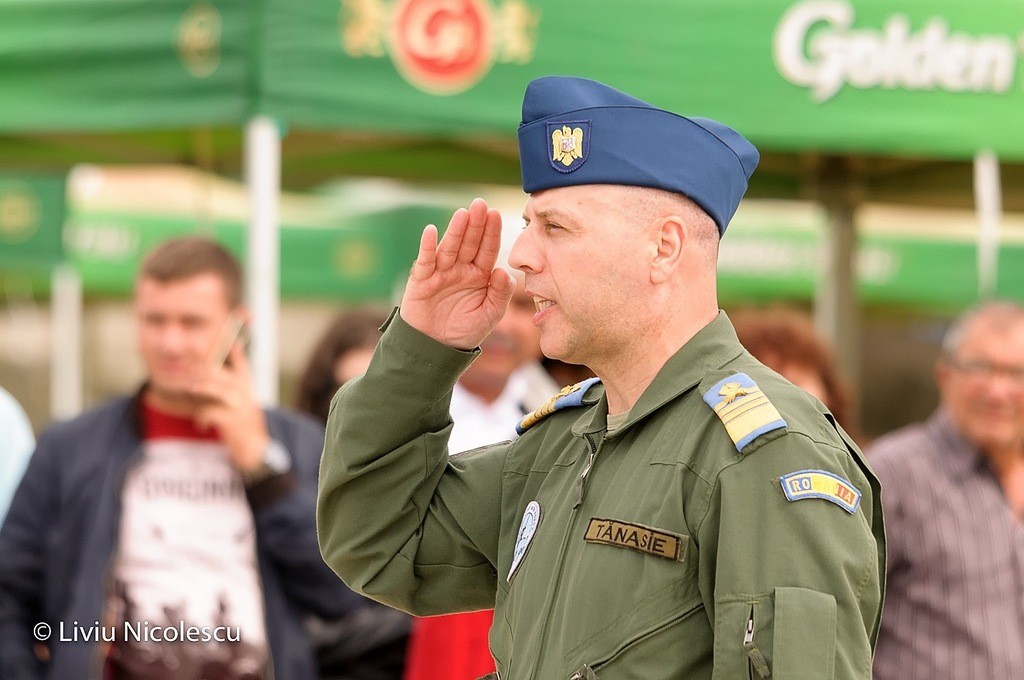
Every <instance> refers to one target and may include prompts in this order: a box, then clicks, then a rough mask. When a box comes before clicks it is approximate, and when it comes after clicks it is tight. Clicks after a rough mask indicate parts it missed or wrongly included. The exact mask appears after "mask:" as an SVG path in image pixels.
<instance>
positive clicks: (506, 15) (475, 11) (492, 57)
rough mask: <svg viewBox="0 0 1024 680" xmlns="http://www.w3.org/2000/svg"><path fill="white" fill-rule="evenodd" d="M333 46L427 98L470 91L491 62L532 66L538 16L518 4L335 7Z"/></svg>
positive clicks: (346, 1)
mask: <svg viewBox="0 0 1024 680" xmlns="http://www.w3.org/2000/svg"><path fill="white" fill-rule="evenodd" d="M340 19H341V21H340V29H341V45H342V47H343V48H344V50H345V53H346V54H348V55H349V56H351V57H356V58H358V57H383V56H384V55H385V51H387V52H390V53H391V58H392V60H393V61H394V62H395V64H396V66H397V67H398V71H399V73H401V74H402V76H403V77H404V78H405V79H406V80H407V81H409V82H410V83H412V84H413V85H415V86H416V87H418V88H420V89H421V90H425V91H427V92H430V93H432V94H455V93H458V92H462V91H464V90H468V89H469V88H471V87H472V86H473V85H475V84H476V83H478V82H479V81H480V79H481V78H483V77H484V75H486V73H487V71H488V70H490V68H491V65H492V64H494V63H495V62H497V63H504V64H526V63H529V62H530V61H531V60H532V59H533V50H534V46H535V44H536V41H537V22H538V15H537V13H536V11H534V10H533V9H531V8H530V7H529V6H528V5H527V4H526V3H525V2H524V1H523V0H500V1H499V2H496V1H495V0H395V2H387V1H386V0H341V17H340Z"/></svg>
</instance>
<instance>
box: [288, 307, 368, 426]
mask: <svg viewBox="0 0 1024 680" xmlns="http://www.w3.org/2000/svg"><path fill="white" fill-rule="evenodd" d="M386 320H387V314H386V313H385V312H384V311H382V310H378V309H369V308H367V309H356V310H353V311H350V312H346V313H344V314H341V315H340V316H338V317H336V318H335V319H334V321H332V322H331V325H330V326H328V328H327V330H326V331H324V334H323V336H322V337H321V338H320V341H319V342H318V343H317V345H316V348H315V349H314V350H313V353H312V354H311V355H310V357H309V363H307V364H306V369H305V370H304V371H303V372H302V378H301V379H300V380H299V389H298V393H297V394H296V396H295V407H296V408H297V409H299V410H300V411H305V412H306V413H308V414H310V415H312V416H313V417H314V418H318V419H319V420H320V422H327V413H328V411H330V407H331V398H332V397H333V396H334V393H335V392H337V391H338V388H339V387H341V385H339V384H338V382H337V380H335V378H334V366H335V364H337V363H338V359H340V358H341V357H343V356H344V355H345V354H346V353H348V352H351V351H352V350H355V349H360V348H364V347H375V346H376V345H377V341H378V340H380V336H381V332H380V327H381V326H382V325H383V324H384V321H386Z"/></svg>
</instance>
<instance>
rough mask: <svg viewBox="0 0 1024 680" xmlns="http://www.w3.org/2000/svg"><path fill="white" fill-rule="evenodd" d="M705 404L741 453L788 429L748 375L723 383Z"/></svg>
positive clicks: (732, 376) (707, 394) (734, 376)
mask: <svg viewBox="0 0 1024 680" xmlns="http://www.w3.org/2000/svg"><path fill="white" fill-rule="evenodd" d="M704 401H705V402H706V403H707V405H708V406H710V407H711V408H712V409H714V411H715V414H716V415H718V417H719V418H720V419H721V420H722V422H723V423H724V424H725V429H726V431H727V432H728V433H729V437H730V439H732V441H733V443H734V444H735V445H736V450H737V451H743V447H745V446H746V445H747V444H749V443H751V442H752V441H754V440H755V439H757V438H758V437H760V436H761V435H763V434H765V433H767V432H771V431H773V430H779V429H784V428H785V427H786V421H785V420H783V419H782V416H781V415H780V414H779V412H778V410H777V409H776V408H775V406H773V405H772V403H771V402H770V401H768V397H767V396H766V395H765V394H764V392H762V391H761V388H760V387H758V386H757V383H755V382H754V381H753V380H751V379H750V376H748V375H747V374H746V373H734V374H733V375H731V376H729V377H728V378H723V379H722V380H719V381H718V382H717V383H715V384H714V385H713V386H712V387H711V389H709V390H708V391H707V392H705V393H704Z"/></svg>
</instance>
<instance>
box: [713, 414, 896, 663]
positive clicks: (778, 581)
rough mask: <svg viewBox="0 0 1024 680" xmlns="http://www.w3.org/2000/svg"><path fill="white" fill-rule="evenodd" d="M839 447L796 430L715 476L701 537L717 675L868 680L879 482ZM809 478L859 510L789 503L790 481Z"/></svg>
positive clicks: (880, 554) (875, 602)
mask: <svg viewBox="0 0 1024 680" xmlns="http://www.w3.org/2000/svg"><path fill="white" fill-rule="evenodd" d="M840 446H841V444H832V443H823V442H817V441H813V440H812V439H810V438H809V437H808V436H806V435H804V434H801V433H795V432H790V433H789V434H787V435H785V436H783V437H780V438H778V439H775V440H773V441H770V442H768V443H767V444H765V445H764V446H761V447H760V448H758V449H757V450H755V451H753V452H752V453H750V454H749V455H747V456H745V457H744V458H743V459H741V460H739V461H738V462H737V463H735V464H732V465H730V466H728V467H726V468H725V469H724V470H722V472H721V473H720V474H719V475H718V478H717V482H716V483H715V485H714V487H713V491H712V493H711V496H710V503H709V508H708V511H707V513H706V515H705V517H704V519H703V521H702V523H701V525H700V526H699V529H698V532H697V533H698V536H699V545H700V554H701V557H700V566H699V568H700V581H701V591H702V596H703V598H704V601H705V604H706V606H707V610H708V613H709V617H710V619H711V624H712V626H713V628H714V635H715V642H714V671H713V674H712V678H713V680H734V679H737V678H743V679H746V678H748V677H750V678H764V677H769V676H771V677H773V678H776V679H777V680H805V679H806V680H811V679H814V680H832V679H836V680H854V679H855V678H857V679H863V678H870V677H871V655H872V639H873V636H874V627H875V626H876V625H877V619H878V614H879V611H880V607H881V588H882V584H881V583H880V581H881V567H880V562H884V559H885V555H884V538H883V534H882V527H881V516H880V513H878V512H876V504H877V503H878V485H877V482H876V481H874V478H873V476H872V475H871V473H870V471H869V470H867V469H866V468H862V467H861V465H860V464H859V462H857V461H856V460H855V459H854V457H852V456H851V454H850V453H849V452H848V451H846V450H845V449H843V448H840ZM805 471H818V472H825V473H828V474H829V475H835V476H836V477H838V478H841V479H843V480H845V481H846V482H848V483H849V484H850V485H851V486H852V487H853V488H854V489H855V490H856V491H858V492H860V494H861V496H860V500H859V503H858V504H857V507H856V509H855V510H854V511H852V512H851V511H849V510H848V508H844V507H843V506H842V504H841V503H837V502H831V501H830V500H828V499H826V498H823V497H821V496H820V495H818V496H815V495H812V494H808V495H807V496H805V497H799V498H795V499H793V500H790V499H789V497H787V495H786V494H785V493H784V491H783V489H782V481H781V478H782V476H783V475H787V474H790V473H794V472H798V473H799V472H805ZM819 479H820V478H819ZM814 488H815V489H817V488H818V487H816V486H815V487H814ZM826 493H828V492H826Z"/></svg>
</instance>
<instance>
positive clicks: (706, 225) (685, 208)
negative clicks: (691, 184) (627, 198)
mask: <svg viewBox="0 0 1024 680" xmlns="http://www.w3.org/2000/svg"><path fill="white" fill-rule="evenodd" d="M634 188H635V189H636V190H637V192H638V193H637V206H638V208H639V209H640V210H642V211H644V213H645V215H647V216H650V217H651V218H653V217H655V216H657V215H661V214H665V213H677V214H678V215H679V216H680V217H681V218H683V220H684V221H685V222H686V223H687V224H689V225H691V226H692V227H693V232H692V233H693V235H694V236H695V237H696V241H697V244H698V245H700V246H701V248H702V250H704V252H705V254H706V255H707V257H708V258H709V259H712V260H713V261H715V262H717V260H718V247H719V242H720V241H721V232H720V231H719V229H718V225H717V224H715V221H714V220H713V219H712V218H711V216H710V215H708V213H707V211H705V210H704V208H702V207H700V205H698V204H697V202H696V201H694V200H693V199H691V198H690V197H689V196H686V195H684V194H680V193H676V192H674V191H667V190H665V189H655V188H651V187H634Z"/></svg>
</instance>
